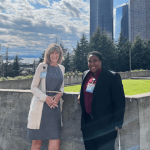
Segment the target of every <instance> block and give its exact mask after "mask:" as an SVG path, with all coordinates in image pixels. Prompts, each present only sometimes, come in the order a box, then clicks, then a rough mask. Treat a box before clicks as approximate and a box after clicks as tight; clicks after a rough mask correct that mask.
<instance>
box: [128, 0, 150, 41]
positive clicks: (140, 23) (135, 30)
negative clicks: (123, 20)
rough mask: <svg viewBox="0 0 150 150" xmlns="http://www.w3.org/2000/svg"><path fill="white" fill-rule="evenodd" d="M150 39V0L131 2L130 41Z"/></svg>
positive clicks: (131, 0) (133, 0) (130, 0)
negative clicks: (136, 38) (138, 38)
mask: <svg viewBox="0 0 150 150" xmlns="http://www.w3.org/2000/svg"><path fill="white" fill-rule="evenodd" d="M138 34H139V35H140V36H141V37H142V39H144V40H147V39H150V0H129V40H130V41H132V42H133V41H134V39H135V37H136V36H137V35H138Z"/></svg>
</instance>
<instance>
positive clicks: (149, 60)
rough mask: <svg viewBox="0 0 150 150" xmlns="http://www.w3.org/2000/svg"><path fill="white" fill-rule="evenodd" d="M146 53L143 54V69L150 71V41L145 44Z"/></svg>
mask: <svg viewBox="0 0 150 150" xmlns="http://www.w3.org/2000/svg"><path fill="white" fill-rule="evenodd" d="M144 45H145V46H144V51H143V52H142V58H141V59H142V69H150V40H148V41H146V42H145V43H144Z"/></svg>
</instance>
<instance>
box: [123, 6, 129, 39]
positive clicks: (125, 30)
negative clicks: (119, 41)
mask: <svg viewBox="0 0 150 150" xmlns="http://www.w3.org/2000/svg"><path fill="white" fill-rule="evenodd" d="M128 18H129V17H128V4H126V5H124V6H122V19H121V29H122V34H123V37H126V40H127V39H129V21H128Z"/></svg>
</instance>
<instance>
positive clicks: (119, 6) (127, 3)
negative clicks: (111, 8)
mask: <svg viewBox="0 0 150 150" xmlns="http://www.w3.org/2000/svg"><path fill="white" fill-rule="evenodd" d="M127 4H128V3H123V4H122V5H118V6H117V7H116V8H119V7H122V6H125V5H127Z"/></svg>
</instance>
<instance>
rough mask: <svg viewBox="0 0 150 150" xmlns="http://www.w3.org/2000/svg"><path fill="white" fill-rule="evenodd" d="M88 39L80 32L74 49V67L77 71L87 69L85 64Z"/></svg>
mask: <svg viewBox="0 0 150 150" xmlns="http://www.w3.org/2000/svg"><path fill="white" fill-rule="evenodd" d="M88 52H89V51H88V41H87V39H86V36H85V34H82V37H81V39H80V42H79V43H78V42H77V46H76V48H75V49H74V53H75V55H74V57H73V61H74V67H75V68H74V69H75V70H78V71H81V72H83V71H85V70H87V69H88V66H87V54H88Z"/></svg>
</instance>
